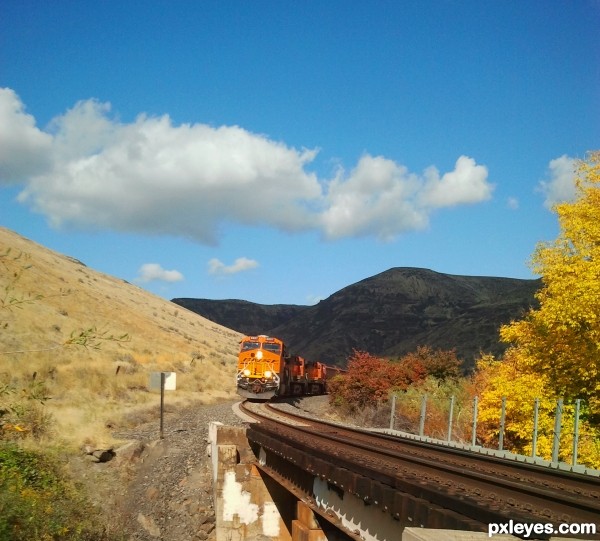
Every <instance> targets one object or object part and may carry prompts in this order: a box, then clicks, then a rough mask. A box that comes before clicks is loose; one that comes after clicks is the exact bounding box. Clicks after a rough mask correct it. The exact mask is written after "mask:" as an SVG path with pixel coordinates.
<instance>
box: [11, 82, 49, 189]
mask: <svg viewBox="0 0 600 541" xmlns="http://www.w3.org/2000/svg"><path fill="white" fill-rule="evenodd" d="M51 145H52V136H51V135H49V134H47V133H44V132H42V131H40V130H39V129H38V128H37V127H36V125H35V119H34V118H33V117H32V116H31V115H28V114H27V113H25V107H24V105H23V103H22V102H21V100H20V99H19V96H17V94H16V93H15V92H14V91H13V90H11V89H10V88H0V185H2V184H16V183H20V182H22V181H24V180H26V179H27V178H29V177H30V176H31V175H34V174H36V173H39V172H42V171H44V170H46V169H47V168H48V167H49V166H50V158H51V154H50V148H51Z"/></svg>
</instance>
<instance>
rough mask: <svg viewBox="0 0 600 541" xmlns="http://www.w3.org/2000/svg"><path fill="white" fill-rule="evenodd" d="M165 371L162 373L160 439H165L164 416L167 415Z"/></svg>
mask: <svg viewBox="0 0 600 541" xmlns="http://www.w3.org/2000/svg"><path fill="white" fill-rule="evenodd" d="M165 375H166V374H165V373H164V372H161V373H160V439H161V440H162V439H164V437H165V436H164V432H163V426H164V416H165Z"/></svg>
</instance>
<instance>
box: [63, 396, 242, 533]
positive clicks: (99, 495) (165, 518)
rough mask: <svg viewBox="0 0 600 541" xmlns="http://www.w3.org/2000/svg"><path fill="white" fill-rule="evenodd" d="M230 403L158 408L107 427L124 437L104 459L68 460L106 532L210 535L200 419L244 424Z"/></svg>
mask: <svg viewBox="0 0 600 541" xmlns="http://www.w3.org/2000/svg"><path fill="white" fill-rule="evenodd" d="M233 404H235V402H224V403H220V404H213V405H197V406H193V407H187V408H185V409H181V410H179V411H177V412H173V413H169V414H165V420H164V430H163V432H164V438H163V439H162V440H161V439H159V422H158V420H157V421H155V422H153V423H146V424H143V425H140V426H138V427H135V428H134V429H131V430H127V431H121V432H118V433H115V437H116V438H118V439H120V440H123V441H131V442H132V443H131V444H129V445H128V446H127V448H126V449H123V450H122V451H119V450H117V455H116V457H115V458H114V459H112V460H111V461H110V462H106V463H99V464H93V463H90V462H89V461H86V460H85V459H84V458H81V459H80V460H77V461H74V462H73V463H72V464H70V466H71V469H72V473H73V475H74V476H76V477H77V478H79V479H81V480H82V481H83V482H84V484H86V485H87V486H88V489H89V492H90V493H91V499H92V501H93V503H94V505H95V506H97V507H99V508H101V509H102V510H103V512H104V514H105V515H106V516H107V517H108V528H107V529H108V532H109V533H117V534H119V533H120V534H125V539H126V540H127V541H157V540H161V541H192V540H193V541H197V540H201V541H204V540H207V539H209V540H213V539H215V534H214V522H215V517H214V509H213V497H212V472H211V465H210V458H209V457H208V455H207V445H208V425H209V423H210V422H211V421H220V422H222V423H223V424H225V425H230V426H244V425H245V423H244V422H243V421H242V420H241V419H240V418H239V417H237V416H236V415H235V414H234V411H233V409H232V406H233Z"/></svg>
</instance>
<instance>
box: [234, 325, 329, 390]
mask: <svg viewBox="0 0 600 541" xmlns="http://www.w3.org/2000/svg"><path fill="white" fill-rule="evenodd" d="M340 372H341V370H340V369H339V368H336V367H328V366H326V365H324V364H323V363H320V362H315V361H306V360H305V359H304V358H303V357H300V356H298V355H290V354H289V353H288V351H287V348H286V345H285V344H284V343H283V341H282V340H280V339H279V338H273V337H271V336H266V335H257V336H245V337H244V338H243V339H242V340H241V342H240V352H239V355H238V365H237V375H236V384H237V392H238V394H239V395H240V396H243V397H244V398H253V399H259V400H269V399H270V398H273V397H274V396H302V395H319V394H325V393H326V392H327V379H328V378H330V377H332V376H334V375H336V374H338V373H340Z"/></svg>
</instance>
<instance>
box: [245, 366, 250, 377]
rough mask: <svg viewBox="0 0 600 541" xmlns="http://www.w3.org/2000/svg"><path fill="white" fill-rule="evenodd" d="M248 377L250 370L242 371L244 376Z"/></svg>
mask: <svg viewBox="0 0 600 541" xmlns="http://www.w3.org/2000/svg"><path fill="white" fill-rule="evenodd" d="M249 375H250V370H248V369H247V368H246V369H245V370H244V376H246V377H247V376H249Z"/></svg>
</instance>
